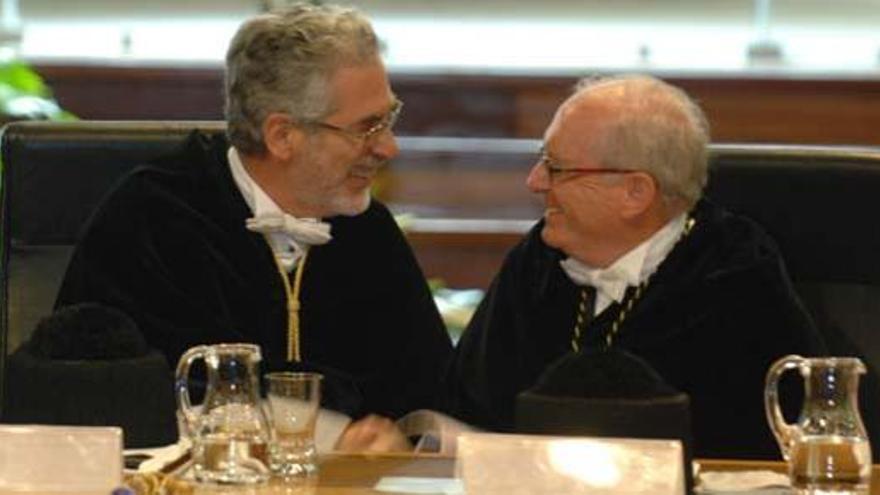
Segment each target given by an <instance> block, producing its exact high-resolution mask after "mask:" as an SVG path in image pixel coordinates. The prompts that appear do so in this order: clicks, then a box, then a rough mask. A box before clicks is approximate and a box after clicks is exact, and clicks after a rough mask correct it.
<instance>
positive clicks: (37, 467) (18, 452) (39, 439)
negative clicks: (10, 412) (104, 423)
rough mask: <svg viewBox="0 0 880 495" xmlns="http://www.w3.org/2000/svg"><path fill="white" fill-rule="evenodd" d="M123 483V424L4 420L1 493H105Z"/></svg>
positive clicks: (1, 427)
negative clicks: (14, 423)
mask: <svg viewBox="0 0 880 495" xmlns="http://www.w3.org/2000/svg"><path fill="white" fill-rule="evenodd" d="M121 484H122V429H120V428H115V427H87V426H45V425H27V426H9V425H0V492H3V493H6V492H23V493H42V494H46V493H77V494H86V493H96V494H97V493H100V494H102V495H106V494H107V493H110V491H112V490H113V489H114V488H116V487H118V486H120V485H121Z"/></svg>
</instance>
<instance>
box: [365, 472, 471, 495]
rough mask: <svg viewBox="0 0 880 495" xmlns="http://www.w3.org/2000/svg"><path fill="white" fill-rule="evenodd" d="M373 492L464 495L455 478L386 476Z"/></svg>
mask: <svg viewBox="0 0 880 495" xmlns="http://www.w3.org/2000/svg"><path fill="white" fill-rule="evenodd" d="M373 490H376V491H377V492H388V493H418V494H434V495H464V487H463V486H462V484H461V480H458V479H455V478H415V477H405V476H386V477H384V478H382V479H380V480H379V482H378V483H376V486H374V487H373Z"/></svg>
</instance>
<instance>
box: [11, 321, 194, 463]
mask: <svg viewBox="0 0 880 495" xmlns="http://www.w3.org/2000/svg"><path fill="white" fill-rule="evenodd" d="M6 379H7V386H6V391H7V393H6V397H5V401H6V403H5V405H4V407H3V418H2V419H3V421H5V422H8V423H40V424H57V425H82V426H119V427H122V429H123V432H124V440H125V447H126V448H136V447H153V446H159V445H167V444H170V443H174V442H176V441H177V420H176V414H175V413H176V410H177V408H176V403H175V401H174V387H173V377H172V374H171V369H170V368H169V366H168V363H167V362H166V361H165V357H164V356H163V355H162V354H161V353H159V352H158V351H155V350H151V349H150V348H149V347H148V346H147V344H146V343H145V341H144V339H143V336H141V334H140V332H139V331H138V328H137V325H136V324H135V323H134V322H133V321H132V320H131V319H130V318H129V317H128V316H127V315H125V314H124V313H122V312H120V311H118V310H115V309H112V308H108V307H105V306H100V305H96V304H80V305H75V306H70V307H67V308H63V309H61V310H59V311H57V312H56V313H53V314H52V315H50V316H48V317H46V318H44V319H43V320H42V321H41V322H40V323H39V324H38V325H37V328H36V329H35V330H34V334H33V335H32V337H31V339H30V340H29V341H27V342H25V343H24V344H22V346H21V347H19V348H18V349H17V350H16V351H15V352H14V353H13V354H12V355H11V356H10V357H9V360H8V362H7V376H6Z"/></svg>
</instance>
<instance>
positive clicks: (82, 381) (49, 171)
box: [0, 122, 224, 447]
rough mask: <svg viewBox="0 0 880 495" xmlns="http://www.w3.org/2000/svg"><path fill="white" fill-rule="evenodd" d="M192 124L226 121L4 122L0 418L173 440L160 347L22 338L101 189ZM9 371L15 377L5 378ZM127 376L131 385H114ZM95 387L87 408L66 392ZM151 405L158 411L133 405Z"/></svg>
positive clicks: (131, 442) (144, 440) (134, 438)
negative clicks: (63, 347)
mask: <svg viewBox="0 0 880 495" xmlns="http://www.w3.org/2000/svg"><path fill="white" fill-rule="evenodd" d="M196 127H199V128H203V129H205V130H208V131H210V132H222V131H223V129H224V126H223V125H222V123H217V122H205V123H201V122H199V123H186V122H164V123H163V122H155V123H147V122H138V123H118V122H75V123H49V122H18V123H13V124H10V125H8V126H6V127H5V128H4V130H3V134H2V163H3V170H2V185H3V187H2V209H0V222H2V238H3V249H2V257H3V258H2V265H0V270H2V286H0V301H2V304H0V420H2V421H5V422H16V423H22V422H25V423H27V422H41V423H62V424H83V425H90V424H99V423H100V424H104V423H103V422H106V421H109V423H107V424H114V425H118V426H124V427H125V428H126V432H125V443H126V447H145V446H153V445H156V442H158V443H170V442H173V441H174V440H175V439H176V435H177V433H176V425H175V419H174V414H173V410H174V398H173V393H172V380H173V377H172V376H171V368H170V367H169V365H168V363H165V360H164V358H163V357H162V356H161V354H159V353H158V352H155V351H154V352H152V353H150V354H149V355H146V356H143V357H141V358H133V359H127V360H109V361H108V360H96V361H94V360H90V361H49V360H41V359H37V358H35V357H34V356H32V355H30V354H29V353H28V352H27V350H26V349H24V348H19V347H20V345H21V344H22V343H23V342H24V341H25V340H27V338H28V337H29V335H30V333H31V332H32V331H33V329H34V328H35V326H36V325H37V323H38V322H39V321H40V320H41V319H42V318H44V317H46V316H48V315H49V314H51V313H52V308H53V305H54V302H55V296H56V293H57V291H58V287H59V285H60V283H61V280H62V277H63V275H64V272H65V270H66V267H67V264H68V262H69V259H70V256H71V254H72V251H73V247H74V246H75V244H76V240H77V236H78V232H79V231H80V229H81V228H82V226H83V225H84V223H85V222H86V220H87V219H88V217H89V216H90V215H91V213H92V211H93V210H94V209H95V207H96V205H97V204H98V203H99V202H100V200H101V198H102V197H103V196H104V195H105V194H106V193H107V191H108V190H109V189H110V188H111V186H112V185H113V184H114V183H115V182H116V181H117V180H118V179H119V178H120V177H121V176H122V175H123V174H124V173H126V172H128V171H129V170H131V169H132V168H134V167H135V166H136V165H138V164H142V163H144V162H146V161H148V160H150V159H152V158H155V157H158V156H160V155H162V154H165V153H168V152H169V151H171V150H172V149H174V148H175V147H177V146H178V145H179V144H180V143H181V142H182V140H183V139H184V138H185V136H186V135H187V134H188V133H189V132H191V131H192V129H193V128H196ZM16 350H17V351H18V352H14V351H16ZM10 356H11V357H12V360H14V367H11V368H9V369H8V370H7V365H10V364H13V361H12V360H9V358H10ZM170 365H172V366H173V365H176V363H170ZM7 371H8V373H7ZM23 376H27V384H26V385H25V384H23V383H22V377H23ZM16 377H17V378H16ZM13 379H14V380H16V383H15V384H12V383H10V382H7V380H13ZM124 383H128V384H129V385H127V386H123V387H121V388H119V387H118V385H120V384H124ZM108 384H109V385H108ZM113 384H116V385H113ZM13 386H15V387H27V388H24V389H21V393H18V394H15V396H12V395H8V394H4V389H5V388H8V389H12V388H13ZM101 386H112V387H117V388H113V389H112V390H111V389H107V390H106V391H105V392H106V393H102V394H101V395H99V396H95V397H93V400H91V401H90V402H89V404H90V407H91V408H92V409H89V408H85V410H77V406H75V404H76V401H75V400H74V397H73V396H75V395H78V394H80V393H84V392H89V391H92V390H95V389H98V388H100V387H101ZM156 387H160V388H161V389H164V388H167V391H166V390H161V389H158V390H157V389H156ZM36 388H38V389H40V390H32V389H36ZM51 390H56V391H57V392H55V393H52V392H51ZM65 393H66V394H67V395H65ZM120 406H122V407H121V410H114V409H120ZM150 406H153V407H151V409H155V410H159V411H161V413H159V412H158V411H157V412H156V414H153V415H145V414H142V413H141V412H139V411H140V410H141V409H143V408H150ZM4 409H5V410H4ZM79 409H83V408H81V407H80V408H79Z"/></svg>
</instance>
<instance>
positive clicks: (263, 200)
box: [226, 146, 318, 271]
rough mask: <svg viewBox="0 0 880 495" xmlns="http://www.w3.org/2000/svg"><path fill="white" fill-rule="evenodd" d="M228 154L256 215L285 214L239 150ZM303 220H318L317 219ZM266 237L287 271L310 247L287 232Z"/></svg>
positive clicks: (246, 200)
mask: <svg viewBox="0 0 880 495" xmlns="http://www.w3.org/2000/svg"><path fill="white" fill-rule="evenodd" d="M226 156H227V158H228V160H229V169H230V171H231V172H232V178H233V180H235V185H236V186H238V190H239V191H241V195H242V196H243V197H244V200H245V202H246V203H247V204H248V206H249V207H250V208H251V212H253V214H254V217H261V216H267V215H280V216H284V215H285V213H284V210H282V209H281V207H280V206H278V204H277V203H275V201H273V200H272V198H270V197H269V195H268V194H266V191H264V190H263V188H261V187H260V185H259V184H257V182H256V181H254V179H253V177H251V176H250V174H249V173H248V171H247V169H245V168H244V163H243V162H242V161H241V156H239V154H238V150H236V149H235V147H233V146H230V147H229V150H228V151H227V153H226ZM303 220H310V221H315V222H318V220H317V219H303ZM266 239H267V240H268V242H269V247H270V248H272V252H273V253H274V254H275V257H276V258H277V259H278V261H279V262H280V263H281V265H282V266H283V267H284V268H285V269H286V270H287V271H291V270H293V269H294V268H295V267H296V263H297V261H299V259H300V258H301V257H302V256H303V254H305V250H306V249H308V245H304V244H302V243H300V242H297V241H296V240H294V238H293V237H292V236H291V235H290V234H287V233H285V232H271V233H267V234H266Z"/></svg>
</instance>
